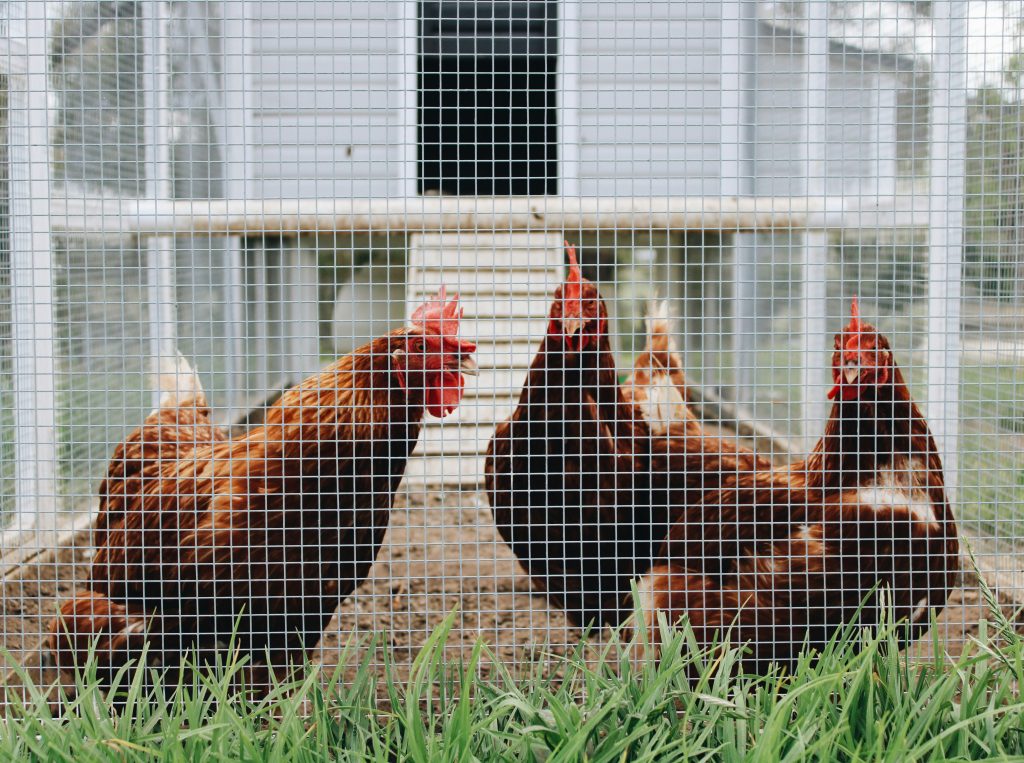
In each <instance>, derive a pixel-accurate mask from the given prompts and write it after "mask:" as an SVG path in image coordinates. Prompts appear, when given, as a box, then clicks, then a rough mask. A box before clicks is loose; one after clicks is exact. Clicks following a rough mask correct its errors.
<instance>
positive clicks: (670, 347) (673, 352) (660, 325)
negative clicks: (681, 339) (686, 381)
mask: <svg viewBox="0 0 1024 763" xmlns="http://www.w3.org/2000/svg"><path fill="white" fill-rule="evenodd" d="M646 324H647V346H646V347H644V351H645V352H647V353H650V355H651V358H652V359H654V360H655V361H657V363H658V364H660V365H661V366H662V367H663V368H666V369H676V368H682V361H681V360H680V358H679V356H678V354H677V353H678V352H679V350H678V348H677V347H676V343H675V340H674V339H673V338H672V328H673V326H672V319H671V318H670V317H669V312H668V300H667V299H663V300H661V301H660V302H657V301H654V300H651V303H650V305H649V306H648V310H647V318H646Z"/></svg>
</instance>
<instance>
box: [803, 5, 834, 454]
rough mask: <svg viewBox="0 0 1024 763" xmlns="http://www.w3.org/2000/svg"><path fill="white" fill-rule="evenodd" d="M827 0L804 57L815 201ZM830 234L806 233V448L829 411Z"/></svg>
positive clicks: (811, 10) (808, 178)
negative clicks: (828, 281) (828, 273)
mask: <svg viewBox="0 0 1024 763" xmlns="http://www.w3.org/2000/svg"><path fill="white" fill-rule="evenodd" d="M828 5H829V4H828V0H809V2H808V3H806V7H807V14H808V15H807V36H806V38H805V40H804V45H805V50H804V60H805V62H806V66H807V70H806V72H807V73H806V83H807V88H806V96H807V103H806V105H805V113H806V123H805V129H806V133H805V138H804V146H805V148H806V151H807V155H806V157H805V161H806V175H805V182H806V186H805V191H806V194H807V196H808V198H809V199H810V200H812V201H816V200H821V201H824V200H825V194H826V190H827V189H826V187H825V171H826V170H825V150H826V145H825V124H826V119H827V105H826V100H827V95H828V65H829V60H828V59H829V36H828V34H829V33H828ZM827 263H828V233H827V232H826V231H824V230H808V231H806V233H805V234H804V283H803V287H804V292H803V295H802V300H801V301H802V306H803V309H802V315H801V329H800V337H801V341H802V344H803V346H802V348H801V352H800V361H799V362H800V363H801V384H800V389H801V390H802V394H803V402H804V405H803V410H804V416H803V432H802V433H803V440H804V445H805V448H806V449H807V450H809V449H810V448H812V447H814V443H816V442H817V441H818V439H819V438H820V437H821V433H822V432H823V431H824V423H825V419H826V418H827V416H828V406H829V403H828V399H827V398H826V394H827V392H828V381H829V378H830V376H829V365H830V357H829V356H830V353H829V347H830V344H829V336H828V330H827V319H828V314H827V311H828V300H827V296H828V284H827V281H826V271H827Z"/></svg>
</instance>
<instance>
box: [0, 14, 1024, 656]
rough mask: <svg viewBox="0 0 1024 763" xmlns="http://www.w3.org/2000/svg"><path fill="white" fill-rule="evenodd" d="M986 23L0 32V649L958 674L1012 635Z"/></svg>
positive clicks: (1004, 363)
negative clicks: (359, 646) (689, 654)
mask: <svg viewBox="0 0 1024 763" xmlns="http://www.w3.org/2000/svg"><path fill="white" fill-rule="evenodd" d="M1022 24H1024V8H1022V4H1021V3H1019V2H993V1H989V2H978V1H977V0H969V1H967V2H950V1H946V0H929V1H928V2H924V1H921V0H917V1H912V0H908V1H905V2H895V1H890V0H872V1H871V2H853V1H852V0H803V1H802V2H767V1H766V0H689V1H688V2H680V1H676V2H672V1H669V0H614V1H609V2H596V1H594V2H591V1H590V0H514V1H513V2H492V1H491V0H457V1H456V0H451V1H448V0H446V1H444V2H408V1H406V0H376V1H372V0H289V1H288V2H285V1H284V0H219V1H216V0H209V1H207V0H67V1H64V2H43V1H42V0H7V1H6V2H0V30H2V33H0V131H2V140H0V151H2V152H3V153H2V158H0V529H2V530H3V533H2V536H0V544H2V545H0V559H2V563H3V574H4V580H3V583H2V587H0V612H2V616H3V639H2V646H4V647H5V648H6V649H7V650H9V651H10V653H11V655H12V656H13V658H14V659H15V660H17V661H20V662H21V663H23V664H25V665H29V666H34V668H38V670H40V671H42V672H44V673H45V672H46V671H51V672H53V671H54V670H55V666H58V663H60V661H61V658H62V657H63V658H64V659H72V658H75V657H77V656H80V655H81V654H82V651H81V650H82V649H83V648H84V647H83V646H82V644H83V643H85V642H87V641H89V640H91V639H94V638H98V639H99V649H100V651H102V652H104V654H106V657H105V658H101V659H107V663H105V664H108V665H110V666H112V667H117V666H118V665H119V664H123V662H124V661H125V660H126V659H130V658H132V657H136V656H138V654H139V651H138V649H139V639H141V638H146V635H145V633H144V632H148V638H149V640H150V648H151V653H150V655H151V657H152V656H153V655H156V658H157V659H159V660H160V661H161V662H166V661H167V660H168V659H170V657H171V656H173V655H174V654H180V652H181V651H182V650H185V649H187V648H188V647H189V646H191V645H195V646H196V647H197V648H199V649H200V650H213V651H216V650H217V649H218V648H220V647H223V645H224V644H225V643H226V642H227V640H228V639H229V637H230V636H231V632H232V628H233V627H235V628H237V630H238V634H237V635H238V639H239V640H240V644H241V645H242V647H243V648H244V649H246V650H248V651H249V652H250V653H251V656H252V658H253V664H254V665H256V666H259V665H261V664H263V663H266V662H267V661H268V659H269V661H270V662H271V664H272V667H277V666H278V664H283V663H286V662H287V661H289V660H292V661H294V660H301V659H302V656H303V654H306V655H308V656H309V657H310V658H312V659H313V660H315V661H318V662H322V663H324V664H325V665H334V664H337V662H338V660H339V655H340V654H342V652H341V646H342V645H344V644H345V643H347V642H348V641H349V639H351V638H352V637H368V636H372V635H376V636H379V640H378V641H377V642H376V644H377V646H376V647H375V648H377V649H379V650H381V659H384V658H385V657H387V656H390V659H391V660H392V661H393V662H394V663H395V664H396V665H408V663H409V661H410V660H411V658H412V655H414V654H415V651H416V649H417V648H418V647H420V646H421V645H422V644H423V643H424V641H425V640H426V639H427V638H428V637H429V635H430V634H431V632H432V631H433V630H434V629H435V628H436V627H437V626H438V624H439V623H441V622H442V621H443V620H444V619H445V617H446V616H448V615H449V613H454V614H453V615H452V616H453V618H454V620H453V623H454V624H453V630H452V636H451V638H450V640H449V645H450V646H451V647H452V648H458V647H459V646H460V645H461V646H464V647H469V646H472V645H473V644H474V643H475V642H476V641H477V639H479V638H483V639H484V640H485V641H487V642H488V643H489V644H490V645H492V646H493V647H494V648H495V650H496V653H497V654H498V655H499V656H500V657H501V658H502V659H506V660H508V664H509V665H532V664H535V663H536V662H537V661H539V660H543V659H546V655H549V654H552V653H559V652H564V651H565V649H567V648H569V647H571V645H572V644H574V643H576V642H577V641H578V640H579V638H580V635H581V633H582V630H581V626H584V625H586V624H587V623H588V622H589V623H591V624H592V627H593V629H594V635H595V637H597V638H601V634H602V633H605V632H606V631H603V630H602V628H604V627H605V626H607V625H614V624H618V623H620V622H622V621H623V620H624V619H626V618H628V616H629V614H630V613H632V612H633V608H634V605H638V606H639V607H640V613H641V614H642V615H643V616H644V617H645V618H648V619H650V618H653V617H655V615H654V614H652V613H656V612H662V613H664V614H665V615H666V616H667V617H668V619H670V620H672V619H677V618H679V617H680V616H683V615H686V616H687V617H688V618H689V620H690V621H691V623H694V624H695V625H698V626H700V627H702V628H704V630H702V631H699V633H703V634H704V635H705V636H707V637H708V638H709V639H710V638H711V635H710V634H711V633H712V632H714V631H715V629H716V624H718V625H721V626H722V627H726V626H727V625H730V624H733V621H735V624H736V632H737V634H738V635H739V636H740V637H742V639H744V640H750V641H751V653H752V654H753V655H754V658H755V659H754V660H753V661H752V663H751V664H752V665H754V666H755V667H759V666H761V665H762V664H763V662H760V661H761V660H766V659H768V658H774V659H778V660H779V661H780V662H782V663H785V662H786V660H787V659H788V658H789V657H790V656H791V655H792V654H795V652H796V651H798V650H799V648H800V646H801V644H802V643H803V641H804V640H805V639H807V640H808V641H809V642H810V643H811V644H812V645H813V644H815V643H820V642H821V640H822V639H827V638H828V636H829V634H830V633H831V632H834V629H835V628H836V627H838V625H839V624H841V622H845V621H846V618H847V617H848V616H849V615H850V613H851V612H852V610H853V609H854V608H855V607H856V605H858V604H860V603H861V601H862V600H864V597H868V604H867V605H866V609H865V613H866V614H865V615H864V616H865V619H867V620H870V619H871V618H872V617H873V616H875V615H877V611H876V610H877V609H878V608H879V607H880V606H881V605H879V603H878V602H879V597H881V599H882V600H884V601H888V602H890V603H892V604H893V605H894V607H895V610H896V613H897V614H898V615H900V616H902V617H906V618H909V619H910V620H911V621H912V622H913V623H914V628H913V629H912V631H911V636H910V638H911V639H913V638H917V639H918V640H917V641H916V642H915V643H914V644H912V645H911V646H910V647H909V648H910V649H917V650H920V651H922V652H927V651H928V650H932V649H934V648H936V647H938V648H942V649H946V650H949V651H950V652H954V653H955V652H957V651H958V650H960V649H962V646H963V644H964V642H965V640H966V639H967V638H968V637H969V636H970V635H971V634H972V633H973V632H974V631H975V629H976V628H977V624H978V622H979V620H980V618H982V616H983V613H984V609H985V607H984V602H983V601H982V598H981V596H980V595H979V590H978V584H977V572H980V574H981V575H983V576H984V577H985V579H986V580H987V581H988V583H989V584H990V585H991V587H992V588H993V590H994V591H995V593H996V595H997V597H998V601H999V604H1000V605H1001V606H1003V607H1004V608H1005V609H1006V611H1007V612H1014V611H1016V609H1017V608H1018V607H1019V606H1020V605H1022V604H1024V100H1022V95H1024V91H1022V87H1024V64H1022V61H1024V38H1022V32H1024V26H1022ZM564 242H565V243H564ZM442 285H443V286H444V287H445V288H446V294H447V296H446V298H445V299H446V300H447V301H444V300H437V299H436V298H435V294H436V293H437V292H438V290H439V288H440V287H441V286H442ZM456 293H457V294H458V297H459V300H458V303H457V305H458V307H456V305H455V303H453V302H452V301H451V300H452V298H453V296H454V295H455V294H456ZM855 304H856V305H857V308H854V305H855ZM854 310H859V316H857V315H856V314H855V313H854V312H853V311H854ZM460 311H462V317H461V321H460V320H459V314H460ZM389 332H391V333H390V334H389ZM837 335H838V339H837V338H836V337H837ZM377 337H383V338H382V339H375V338H377ZM371 340H372V341H373V343H372V344H370V345H367V343H368V342H371ZM367 347H368V348H369V349H367ZM834 348H838V349H836V350H835V354H834V353H833V350H834ZM474 365H475V366H476V368H475V369H474V368H473V366H474ZM193 369H194V371H193ZM474 370H475V371H476V372H477V373H476V375H471V374H470V372H471V371H474ZM683 372H685V378H684V376H683ZM305 380H308V381H305ZM303 382H305V383H304V384H303V386H302V387H300V388H298V389H296V387H297V386H298V385H300V384H302V383H303ZM911 401H913V402H911ZM915 403H916V406H915ZM510 417H512V418H511V420H510V423H508V424H506V423H505V422H506V421H507V420H509V419H510ZM929 431H930V435H931V436H929ZM122 443H124V445H122ZM808 454H810V455H808ZM972 554H973V559H972V558H971V555H972ZM633 586H636V587H635V589H634V588H633ZM634 590H635V593H636V595H637V597H638V600H637V601H634V600H633V598H634V596H633V594H634ZM879 591H886V592H887V593H886V594H880V593H879ZM872 602H874V603H872ZM929 610H931V611H929ZM873 612H874V613H875V614H874V615H873V614H872V613H873ZM933 614H934V617H935V621H934V622H935V626H934V628H933V629H932V631H931V633H932V634H936V629H937V634H936V635H937V638H932V637H931V636H929V637H927V638H921V636H923V635H924V633H925V632H926V631H927V630H928V626H929V623H930V620H929V618H930V617H932V615H933ZM631 622H632V621H631ZM76 650H77V651H76ZM385 653H386V654H385ZM69 655H70V656H69ZM64 664H65V663H61V664H60V665H59V666H58V667H63V666H64Z"/></svg>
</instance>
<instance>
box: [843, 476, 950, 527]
mask: <svg viewBox="0 0 1024 763" xmlns="http://www.w3.org/2000/svg"><path fill="white" fill-rule="evenodd" d="M857 501H858V502H859V503H862V504H864V505H867V506H871V507H873V508H874V509H875V511H883V510H885V511H893V510H900V509H905V510H907V511H909V512H910V514H911V516H913V517H914V519H915V520H917V521H918V522H925V523H927V524H930V525H934V524H937V518H936V515H935V507H934V506H933V505H932V502H931V501H930V500H928V499H927V498H923V497H920V496H919V495H918V492H917V491H909V490H901V489H899V488H897V487H895V486H892V487H890V486H885V485H879V486H875V487H865V488H861V489H860V490H858V491H857Z"/></svg>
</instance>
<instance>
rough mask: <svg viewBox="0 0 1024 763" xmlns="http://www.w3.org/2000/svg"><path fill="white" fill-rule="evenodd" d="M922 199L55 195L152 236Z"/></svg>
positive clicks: (77, 223)
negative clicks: (169, 198)
mask: <svg viewBox="0 0 1024 763" xmlns="http://www.w3.org/2000/svg"><path fill="white" fill-rule="evenodd" d="M926 202H927V200H926V199H923V200H922V199H896V200H889V201H886V202H883V203H879V202H877V200H874V199H860V198H852V199H851V198H834V199H822V198H817V199H804V198H790V197H781V198H776V197H745V198H731V197H725V198H722V197H717V196H710V197H701V196H696V197H656V198H649V197H643V198H621V197H618V198H616V197H582V198H568V197H555V196H540V197H525V196H512V197H509V196H501V197H466V196H435V197H423V198H419V197H414V198H397V199H287V200H281V199H242V200H231V201H223V200H209V199H183V200H177V201H153V200H151V199H129V200H118V199H107V200H85V199H81V198H64V199H62V198H55V199H54V200H53V214H52V225H53V227H54V229H55V230H59V231H61V232H64V233H79V234H81V233H95V234H108V235H117V236H121V235H136V236H140V237H142V238H151V237H154V236H168V235H185V234H204V235H215V236H216V235H220V236H224V235H242V236H256V235H285V236H287V235H295V234H298V233H315V232H347V233H370V232H385V231H389V232H403V231H409V232H419V233H424V232H459V231H462V232H467V233H471V232H475V231H483V232H488V231H535V232H553V231H562V230H566V229H568V230H629V229H634V228H641V229H645V230H670V231H718V232H730V233H738V232H748V233H752V232H758V231H764V232H767V231H775V230H782V231H787V232H791V231H793V230H794V229H816V230H826V229H839V228H846V227H854V228H861V229H869V228H870V229H876V228H879V227H883V228H894V227H899V228H908V227H925V226H927V225H928V222H929V207H928V204H927V203H926Z"/></svg>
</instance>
